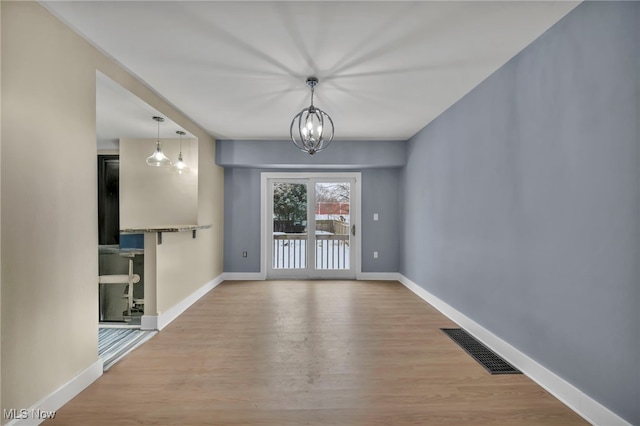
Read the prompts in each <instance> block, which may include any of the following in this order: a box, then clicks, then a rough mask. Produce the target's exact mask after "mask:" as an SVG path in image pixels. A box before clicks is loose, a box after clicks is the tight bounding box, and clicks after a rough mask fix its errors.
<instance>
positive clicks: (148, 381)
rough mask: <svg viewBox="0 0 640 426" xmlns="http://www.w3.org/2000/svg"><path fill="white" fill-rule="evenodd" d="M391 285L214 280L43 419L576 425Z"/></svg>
mask: <svg viewBox="0 0 640 426" xmlns="http://www.w3.org/2000/svg"><path fill="white" fill-rule="evenodd" d="M443 327H456V324H455V323H453V322H451V321H450V320H449V319H447V318H446V317H444V316H443V315H442V314H440V313H439V312H438V311H437V310H435V309H434V308H433V307H431V306H430V305H428V304H426V303H425V302H424V301H422V300H421V299H419V298H418V297H417V296H415V295H414V294H413V293H411V292H410V291H409V290H407V289H406V288H405V287H404V286H402V285H401V284H399V283H397V282H378V281H372V282H368V281H257V282H251V281H246V282H225V283H222V284H220V285H219V286H218V287H216V288H215V289H214V290H212V291H211V292H209V293H208V294H207V295H205V296H204V297H203V298H202V299H200V300H199V301H198V302H196V303H195V304H194V305H193V306H192V307H191V308H189V309H188V310H187V311H186V312H185V313H184V314H182V315H181V316H180V317H179V318H177V319H176V320H175V321H174V322H172V323H171V324H170V325H169V326H168V327H167V328H165V329H164V330H163V331H162V332H160V333H159V334H157V335H156V336H154V337H153V338H152V339H151V340H149V341H148V342H147V343H145V344H144V345H142V346H141V347H139V348H138V349H136V350H135V351H133V352H132V353H130V354H129V355H127V356H126V357H125V358H124V359H123V360H122V361H120V362H119V363H118V364H116V365H114V366H113V367H112V368H111V369H109V370H108V371H107V372H106V373H105V374H104V375H103V376H102V377H101V378H100V379H98V380H97V381H96V382H95V383H93V384H92V385H91V386H90V387H88V388H87V389H86V390H84V391H83V392H82V393H81V394H80V395H78V396H77V397H76V398H74V399H73V400H72V401H70V402H69V403H68V404H66V405H65V406H64V407H63V408H62V409H60V410H59V411H58V413H57V416H56V418H55V419H53V420H47V421H46V424H47V425H88V424H91V425H278V426H280V425H367V426H368V425H371V426H375V425H461V424H469V425H578V424H588V423H586V422H585V421H584V420H583V419H582V418H580V417H579V416H578V415H577V414H575V413H574V412H573V411H571V410H570V409H569V408H567V407H566V406H564V405H563V404H562V403H560V402H559V401H558V400H557V399H555V398H554V397H553V396H552V395H550V394H549V393H548V392H546V391H545V390H544V389H542V388H541V387H540V386H538V385H537V384H535V383H534V382H532V381H531V380H530V379H528V378H527V377H526V376H524V375H494V376H492V375H490V374H488V373H487V372H486V371H485V370H484V368H482V367H481V366H480V365H478V364H477V363H476V361H475V360H473V359H472V358H471V357H470V356H469V355H467V354H466V353H465V352H464V351H463V350H461V349H460V348H459V347H458V346H457V345H456V344H455V343H453V342H452V341H451V340H450V339H449V337H447V336H446V335H445V334H444V333H442V332H441V331H440V328H443Z"/></svg>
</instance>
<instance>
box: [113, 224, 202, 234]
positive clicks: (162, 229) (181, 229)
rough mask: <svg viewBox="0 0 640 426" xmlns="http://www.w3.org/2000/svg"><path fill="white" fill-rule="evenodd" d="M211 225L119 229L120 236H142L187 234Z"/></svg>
mask: <svg viewBox="0 0 640 426" xmlns="http://www.w3.org/2000/svg"><path fill="white" fill-rule="evenodd" d="M209 228H211V225H167V226H151V227H148V228H125V229H121V230H120V233H121V234H143V233H152V232H189V231H195V230H198V229H209Z"/></svg>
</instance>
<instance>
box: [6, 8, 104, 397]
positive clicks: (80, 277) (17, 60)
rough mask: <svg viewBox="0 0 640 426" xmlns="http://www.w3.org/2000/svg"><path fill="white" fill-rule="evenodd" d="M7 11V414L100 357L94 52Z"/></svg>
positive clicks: (52, 24) (21, 12) (24, 13)
mask: <svg viewBox="0 0 640 426" xmlns="http://www.w3.org/2000/svg"><path fill="white" fill-rule="evenodd" d="M2 8H3V10H2V12H3V13H2V38H3V45H2V47H3V49H2V59H3V64H2V133H3V135H2V136H3V140H2V142H3V143H2V159H1V162H2V164H1V175H2V177H1V185H2V188H1V191H0V192H1V198H2V229H3V232H2V239H1V245H2V284H3V286H2V313H1V315H2V341H3V342H4V345H2V348H1V350H2V366H1V370H2V385H1V386H2V395H3V399H2V404H3V407H2V408H28V407H30V406H31V405H32V404H34V403H35V402H37V401H38V400H39V399H41V398H42V397H44V396H45V395H48V394H50V393H51V392H53V391H55V390H56V389H57V388H58V387H59V386H60V385H62V384H64V383H66V382H67V381H68V380H70V379H71V378H73V377H74V376H75V375H76V374H78V373H80V372H81V371H83V370H84V369H85V368H87V367H88V366H90V365H91V364H93V363H94V362H95V361H96V360H97V358H98V353H97V341H98V336H97V332H96V325H97V315H98V312H97V310H98V292H97V284H96V277H97V274H98V254H97V244H98V239H97V194H96V192H97V171H96V143H95V66H94V65H93V64H92V63H91V62H89V61H86V60H82V59H83V58H87V57H91V56H92V55H93V54H94V49H93V48H92V47H91V46H90V45H89V44H88V43H86V42H85V41H84V40H82V39H80V38H79V37H77V36H76V35H75V34H74V33H73V32H71V31H70V30H69V29H68V28H66V27H65V26H64V25H62V24H61V23H60V22H59V21H57V20H55V19H52V17H51V15H50V14H49V13H48V12H46V11H45V10H44V9H43V8H42V7H41V6H39V5H38V4H36V3H32V2H2Z"/></svg>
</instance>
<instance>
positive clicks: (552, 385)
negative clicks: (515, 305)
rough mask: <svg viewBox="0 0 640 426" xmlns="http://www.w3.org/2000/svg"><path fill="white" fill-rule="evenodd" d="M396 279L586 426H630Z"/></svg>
mask: <svg viewBox="0 0 640 426" xmlns="http://www.w3.org/2000/svg"><path fill="white" fill-rule="evenodd" d="M399 275H400V279H399V280H398V281H400V282H401V283H402V284H403V285H404V286H405V287H407V288H408V289H409V290H411V291H412V292H413V293H415V294H416V295H417V296H418V297H420V298H421V299H423V300H424V301H425V302H427V303H428V304H430V305H431V306H433V307H434V308H436V309H437V310H438V311H440V312H441V313H442V314H443V315H445V316H446V317H448V318H449V319H451V320H452V321H454V322H455V323H457V324H458V325H459V326H460V327H462V328H464V329H465V330H466V331H468V332H469V333H470V334H471V335H473V336H474V337H475V338H477V339H478V340H480V341H481V342H482V343H484V344H485V345H486V346H488V347H489V348H491V349H492V350H493V351H494V352H496V353H497V354H498V355H500V356H501V357H503V358H504V359H505V360H507V361H508V362H509V363H511V364H512V365H514V366H515V367H516V368H518V369H519V370H520V371H522V372H523V373H524V374H525V375H527V377H529V378H530V379H531V380H533V381H534V382H536V383H537V384H539V385H540V386H542V387H543V388H544V389H545V390H547V391H548V392H549V393H551V394H552V395H553V396H555V397H556V398H558V399H559V400H560V401H561V402H562V403H563V404H565V405H566V406H568V407H569V408H571V409H572V410H573V411H575V412H576V413H577V414H578V415H580V416H581V417H583V418H584V419H585V420H587V421H588V422H589V423H591V424H593V425H602V426H605V425H606V426H631V424H630V423H628V422H627V421H626V420H624V419H623V418H621V417H620V416H618V415H617V414H615V413H614V412H613V411H611V410H609V409H608V408H607V407H605V406H604V405H602V404H600V403H599V402H598V401H596V400H595V399H593V398H591V397H590V396H588V395H586V394H585V393H584V392H582V391H581V390H580V389H578V388H576V387H575V386H573V385H572V384H571V383H569V382H567V381H566V380H564V379H563V378H561V377H560V376H558V375H556V374H555V373H553V372H552V371H550V370H548V369H547V368H546V367H544V366H542V365H541V364H539V363H538V362H536V361H534V360H533V359H531V358H529V357H528V356H527V355H526V354H524V353H522V352H520V351H519V350H518V349H516V348H514V347H513V346H511V345H510V344H509V343H507V342H505V341H504V340H502V339H500V338H499V337H498V336H496V335H495V334H493V333H491V332H490V331H489V330H487V329H486V328H484V327H482V326H481V325H480V324H478V323H476V322H475V321H474V320H472V319H471V318H469V317H467V316H466V315H464V314H463V313H462V312H460V311H458V310H456V309H455V308H453V307H451V306H450V305H449V304H447V303H446V302H444V301H443V300H441V299H439V298H438V297H437V296H434V295H433V294H431V293H429V292H428V291H427V290H425V289H424V288H422V287H420V286H419V285H418V284H416V283H415V282H413V281H411V280H410V279H409V278H407V277H405V276H404V275H402V274H399Z"/></svg>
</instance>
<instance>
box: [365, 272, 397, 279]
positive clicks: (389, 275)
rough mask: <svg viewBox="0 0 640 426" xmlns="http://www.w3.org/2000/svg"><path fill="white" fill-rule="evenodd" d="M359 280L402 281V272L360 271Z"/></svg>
mask: <svg viewBox="0 0 640 426" xmlns="http://www.w3.org/2000/svg"><path fill="white" fill-rule="evenodd" d="M356 279H358V280H371V281H400V273H398V272H360V273H358V274H357V276H356Z"/></svg>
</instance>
